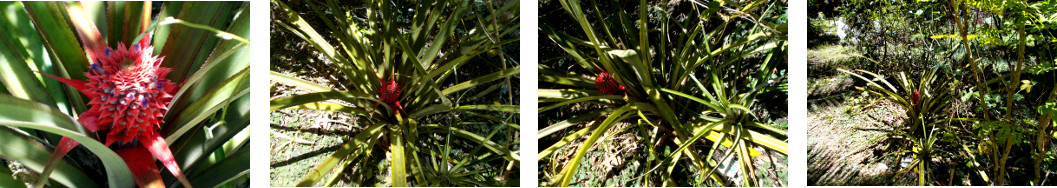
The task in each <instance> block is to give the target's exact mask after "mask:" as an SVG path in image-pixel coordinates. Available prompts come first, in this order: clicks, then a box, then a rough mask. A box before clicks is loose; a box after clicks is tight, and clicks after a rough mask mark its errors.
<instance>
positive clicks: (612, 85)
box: [595, 71, 624, 95]
mask: <svg viewBox="0 0 1057 188" xmlns="http://www.w3.org/2000/svg"><path fill="white" fill-rule="evenodd" d="M595 87H598V91H601V92H602V93H606V94H610V95H624V86H622V85H620V83H617V79H614V78H613V76H612V75H609V73H608V72H606V71H602V73H598V77H595Z"/></svg>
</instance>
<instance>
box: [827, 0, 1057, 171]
mask: <svg viewBox="0 0 1057 188" xmlns="http://www.w3.org/2000/svg"><path fill="white" fill-rule="evenodd" d="M809 7H810V8H809V9H810V11H809V12H810V13H809V14H810V21H809V23H810V24H809V46H810V47H809V48H811V49H812V50H813V52H814V53H815V54H822V53H831V54H834V55H839V56H840V58H825V56H817V58H815V59H811V58H809V65H808V67H809V70H808V71H809V82H810V83H809V85H811V86H810V87H811V88H816V89H812V91H813V92H812V93H810V94H809V100H822V99H837V100H844V102H843V103H842V104H847V105H849V109H850V110H849V112H848V114H849V116H852V114H851V113H854V112H857V111H862V110H869V109H871V108H878V107H881V106H885V105H892V106H895V107H897V109H899V110H898V111H899V112H900V113H898V114H893V115H891V116H894V117H897V118H899V119H901V121H896V122H889V123H888V124H885V123H882V124H883V125H882V126H880V127H879V130H880V131H881V132H883V134H881V135H880V136H878V137H877V138H874V139H870V140H866V141H868V142H869V144H870V145H871V146H872V147H866V148H859V149H862V150H867V151H872V153H873V155H874V156H875V157H877V158H881V159H883V160H879V161H878V163H883V164H887V165H885V166H889V167H894V168H888V169H889V171H891V172H895V173H894V174H895V175H894V177H892V178H889V179H888V180H885V181H881V182H872V183H869V184H882V185H1049V184H1051V182H1053V181H1052V179H1053V178H1051V176H1048V174H1051V173H1053V172H1055V170H1057V167H1054V165H1053V162H1054V161H1053V160H1054V159H1055V158H1057V153H1054V151H1053V149H1055V148H1054V147H1053V145H1052V144H1051V140H1052V139H1053V138H1054V136H1055V135H1054V134H1053V133H1054V131H1053V128H1052V126H1053V119H1052V116H1053V115H1054V112H1055V111H1054V106H1055V102H1054V95H1055V92H1057V91H1055V87H1054V85H1055V84H1054V83H1055V82H1054V81H1055V80H1057V76H1055V74H1057V71H1054V61H1055V58H1057V56H1055V55H1054V54H1053V52H1055V50H1057V49H1055V48H1057V46H1055V44H1057V37H1055V35H1054V34H1055V32H1057V30H1054V29H1053V26H1055V25H1057V22H1055V21H1057V20H1055V19H1057V9H1055V8H1054V4H1053V3H1052V2H1049V1H1042V2H1019V1H1017V2H1014V1H915V2H904V1H848V2H830V1H810V2H809ZM815 91H817V92H815ZM851 100H856V101H854V102H852V103H847V102H848V101H851ZM816 112H817V111H813V112H812V113H816ZM870 124H874V122H870V121H864V122H863V123H861V124H860V125H870ZM863 131H877V130H863ZM809 139H810V138H809ZM857 152H858V151H857ZM813 164H817V165H821V164H823V163H809V168H812V167H811V165H813ZM809 177H811V179H809V182H829V183H825V184H858V183H863V184H867V183H865V182H839V180H837V181H838V182H837V183H834V182H833V180H822V179H817V178H819V177H825V176H816V175H813V176H809ZM1047 180H1050V181H1047Z"/></svg>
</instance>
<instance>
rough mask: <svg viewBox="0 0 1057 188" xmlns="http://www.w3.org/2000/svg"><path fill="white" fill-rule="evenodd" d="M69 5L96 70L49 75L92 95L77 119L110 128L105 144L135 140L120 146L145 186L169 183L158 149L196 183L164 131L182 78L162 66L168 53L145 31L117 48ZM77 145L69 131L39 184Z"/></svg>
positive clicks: (185, 183) (184, 181)
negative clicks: (81, 75) (158, 52)
mask: <svg viewBox="0 0 1057 188" xmlns="http://www.w3.org/2000/svg"><path fill="white" fill-rule="evenodd" d="M66 10H67V13H69V15H70V23H72V24H73V26H74V28H76V31H77V34H78V36H80V37H79V38H80V39H81V42H82V44H83V45H84V49H85V55H86V56H87V58H88V59H89V60H91V61H92V64H91V65H90V67H89V69H91V70H90V71H86V72H85V76H86V77H88V80H87V81H81V80H73V79H67V78H61V77H57V76H53V75H48V74H44V75H45V76H48V77H51V78H54V79H56V80H59V81H60V82H63V83H65V84H68V85H70V86H73V87H74V88H75V89H77V90H78V91H80V92H81V93H82V94H84V95H86V96H88V98H89V99H90V100H89V102H88V105H91V108H89V109H88V110H87V111H85V112H84V113H81V114H80V116H79V117H78V119H77V122H79V123H80V124H82V125H83V126H84V127H85V128H86V129H88V130H89V131H92V132H99V131H107V132H106V133H107V134H106V141H105V144H106V145H108V146H109V145H111V144H113V143H114V142H120V143H126V144H131V145H132V146H131V147H125V148H120V149H117V150H116V151H115V152H116V153H117V154H118V156H120V157H121V158H122V159H123V160H124V161H125V164H126V165H127V166H128V168H129V171H131V172H132V176H133V180H135V182H136V184H138V185H139V186H140V187H158V186H164V183H163V182H162V179H161V175H160V172H159V170H158V166H157V165H156V164H154V159H152V158H151V156H152V155H153V157H154V158H157V160H158V161H161V163H162V165H164V166H165V168H167V169H168V170H169V172H171V173H172V174H173V176H175V177H176V179H178V180H179V181H180V183H181V184H183V186H185V187H191V183H190V181H188V180H187V177H185V176H184V174H183V172H182V171H181V170H180V166H179V165H178V164H177V163H176V158H174V157H173V154H172V151H171V150H170V149H169V145H168V144H167V143H166V142H165V138H164V137H163V135H161V134H160V133H158V130H159V129H160V128H161V123H162V121H163V120H164V116H165V113H166V112H167V111H169V107H168V106H169V103H170V102H171V101H172V98H173V96H172V93H173V92H174V91H175V90H176V88H177V84H174V83H173V82H172V81H169V79H166V78H165V76H166V75H168V74H169V72H170V71H171V69H169V68H165V67H161V62H162V59H163V58H159V57H157V56H154V55H153V54H151V52H153V51H154V47H152V46H151V45H150V43H149V42H150V41H151V40H150V35H145V36H144V37H143V38H142V39H140V40H139V41H136V42H135V44H133V45H132V46H130V47H128V48H126V47H125V45H124V44H119V45H118V49H117V50H114V49H111V48H110V47H108V45H107V43H106V41H103V37H102V35H101V34H100V33H99V30H98V29H96V27H95V25H93V24H92V23H93V22H92V21H90V20H89V19H88V16H86V15H85V13H84V11H83V10H82V9H81V8H80V7H77V6H75V7H73V8H68V9H66ZM149 21H150V20H149V19H144V20H142V22H143V23H144V24H143V25H142V26H141V27H140V28H138V29H139V30H137V31H139V32H143V31H145V30H146V25H147V24H146V23H148V22H149ZM126 29H128V28H126ZM77 145H80V143H78V142H77V141H74V140H73V139H70V138H68V137H63V138H62V140H61V141H60V142H59V145H58V146H56V148H55V150H54V151H52V155H51V158H50V159H48V164H47V165H45V169H44V172H42V173H41V178H40V180H38V182H37V184H40V185H42V184H44V182H43V181H47V179H48V178H47V177H48V175H49V174H50V173H51V170H53V169H54V168H55V167H56V165H57V164H58V162H57V161H58V160H61V159H62V158H63V156H66V153H68V152H70V150H71V149H73V148H74V147H77Z"/></svg>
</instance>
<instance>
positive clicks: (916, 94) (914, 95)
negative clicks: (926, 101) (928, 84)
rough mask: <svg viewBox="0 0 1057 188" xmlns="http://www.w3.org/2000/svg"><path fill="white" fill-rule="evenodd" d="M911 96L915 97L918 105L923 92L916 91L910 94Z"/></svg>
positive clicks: (915, 103) (915, 102)
mask: <svg viewBox="0 0 1057 188" xmlns="http://www.w3.org/2000/svg"><path fill="white" fill-rule="evenodd" d="M910 98H912V99H914V105H918V99H920V98H921V93H918V92H917V91H915V92H914V94H911V95H910Z"/></svg>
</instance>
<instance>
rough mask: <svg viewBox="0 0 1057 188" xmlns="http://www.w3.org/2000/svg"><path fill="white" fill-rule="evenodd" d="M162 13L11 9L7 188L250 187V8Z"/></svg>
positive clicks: (5, 93)
mask: <svg viewBox="0 0 1057 188" xmlns="http://www.w3.org/2000/svg"><path fill="white" fill-rule="evenodd" d="M158 4H160V6H153V5H158ZM158 4H154V3H150V2H84V3H79V2H72V3H65V2H4V3H0V7H3V8H5V13H4V14H3V16H4V19H2V21H0V30H2V32H0V33H3V34H2V36H0V42H2V45H0V46H2V47H3V50H0V56H2V58H0V61H3V62H0V64H3V66H0V75H3V76H0V82H3V84H4V87H2V88H0V93H2V94H0V105H2V106H4V107H5V108H3V109H2V110H0V125H5V127H0V139H3V143H5V147H3V148H4V149H0V156H2V158H4V159H5V160H4V163H5V164H11V165H9V166H16V167H17V166H21V167H17V168H12V169H10V170H11V171H7V170H8V168H5V169H4V170H3V171H4V172H7V173H8V174H7V175H0V179H7V180H8V181H0V182H2V183H3V185H0V186H2V187H22V186H26V185H32V186H35V187H42V186H66V187H101V186H111V187H133V186H135V185H137V184H138V185H139V186H141V187H161V186H184V187H216V186H221V185H228V186H231V185H243V186H244V185H247V184H248V180H249V176H248V174H249V148H248V146H247V143H249V135H248V129H247V126H248V125H249V103H248V102H249V95H246V94H247V93H248V92H249V59H248V52H249V51H248V48H247V46H248V45H249V41H248V40H246V39H245V38H246V37H248V36H249V11H248V6H247V5H248V3H246V2H164V3H158ZM103 15H105V17H104V16H103ZM97 28H99V29H97ZM78 145H83V146H85V147H83V148H86V150H85V149H78V148H82V147H77V146H78ZM108 146H109V147H108ZM67 152H69V153H67ZM49 153H50V154H49ZM49 155H50V157H48V156H49ZM154 158H157V159H158V160H159V161H160V162H161V164H162V166H163V167H164V169H166V171H168V172H169V173H161V172H160V171H159V168H158V166H157V164H156V162H155V160H154ZM14 164H18V165H14ZM104 169H105V170H104ZM26 171H32V172H39V173H40V174H39V176H38V175H37V174H36V173H28V172H26ZM14 172H24V173H26V174H23V175H21V176H18V177H22V178H20V179H19V180H12V179H9V178H12V176H11V174H10V173H14ZM161 174H166V175H167V176H164V177H163V176H161ZM170 174H171V175H172V176H168V175H170ZM35 179H36V180H35ZM102 179H105V180H106V181H99V180H102ZM22 182H26V184H22ZM133 183H135V184H133Z"/></svg>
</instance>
